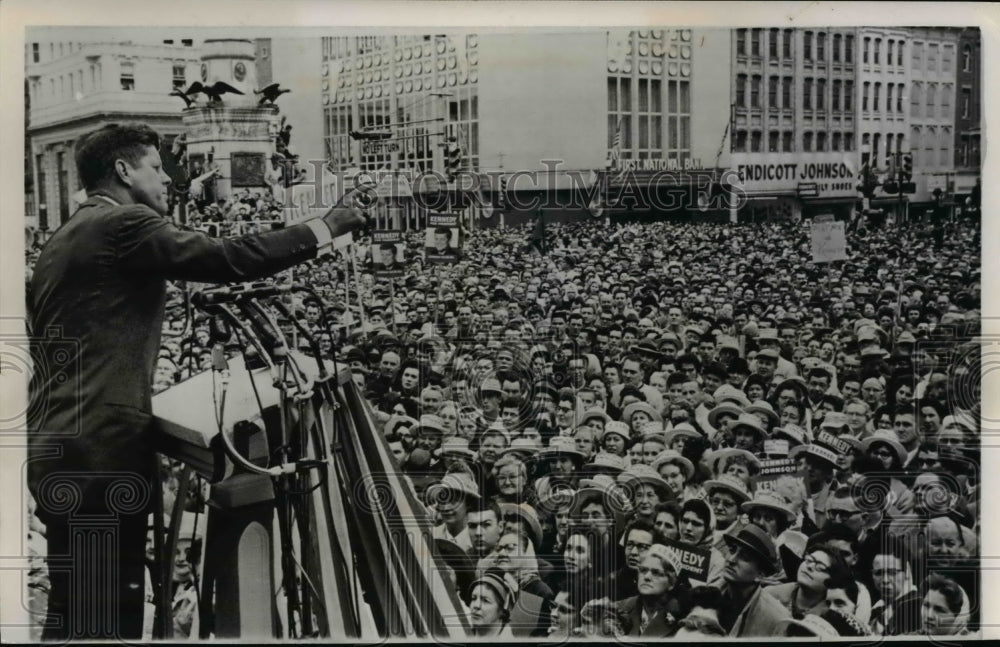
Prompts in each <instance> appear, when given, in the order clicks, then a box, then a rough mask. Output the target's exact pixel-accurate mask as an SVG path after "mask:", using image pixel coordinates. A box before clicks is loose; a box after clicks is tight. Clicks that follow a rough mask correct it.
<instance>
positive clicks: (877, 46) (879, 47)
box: [872, 38, 882, 65]
mask: <svg viewBox="0 0 1000 647" xmlns="http://www.w3.org/2000/svg"><path fill="white" fill-rule="evenodd" d="M881 58H882V39H881V38H876V39H875V53H874V56H873V58H872V60H873V62H874V63H875V65H881V62H880V60H881Z"/></svg>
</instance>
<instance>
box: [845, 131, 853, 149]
mask: <svg viewBox="0 0 1000 647" xmlns="http://www.w3.org/2000/svg"><path fill="white" fill-rule="evenodd" d="M844 150H845V151H852V150H854V133H844Z"/></svg>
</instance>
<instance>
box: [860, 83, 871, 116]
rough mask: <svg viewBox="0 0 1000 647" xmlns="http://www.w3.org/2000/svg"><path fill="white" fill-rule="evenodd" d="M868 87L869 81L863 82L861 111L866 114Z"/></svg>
mask: <svg viewBox="0 0 1000 647" xmlns="http://www.w3.org/2000/svg"><path fill="white" fill-rule="evenodd" d="M870 85H871V82H870V81H865V85H864V89H863V92H862V94H861V110H862V111H864V112H868V89H869V86H870Z"/></svg>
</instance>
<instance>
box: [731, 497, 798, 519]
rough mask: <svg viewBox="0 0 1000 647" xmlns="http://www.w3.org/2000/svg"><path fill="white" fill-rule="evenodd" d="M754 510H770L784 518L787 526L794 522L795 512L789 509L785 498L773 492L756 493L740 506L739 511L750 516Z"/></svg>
mask: <svg viewBox="0 0 1000 647" xmlns="http://www.w3.org/2000/svg"><path fill="white" fill-rule="evenodd" d="M754 508H765V509H767V510H772V511H774V512H777V513H778V514H780V515H782V516H783V517H785V519H786V520H787V521H788V523H789V524H791V523H793V522H794V521H795V516H796V515H795V512H794V511H793V510H792V508H791V507H790V505H789V503H788V500H787V499H785V497H783V496H781V495H779V494H775V493H773V492H764V491H758V492H755V493H754V495H753V498H752V499H750V500H749V501H746V502H745V503H742V504H741V505H740V510H741V511H743V512H745V513H747V514H750V511H751V510H753V509H754Z"/></svg>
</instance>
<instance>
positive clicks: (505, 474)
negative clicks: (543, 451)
mask: <svg viewBox="0 0 1000 647" xmlns="http://www.w3.org/2000/svg"><path fill="white" fill-rule="evenodd" d="M492 474H493V480H494V482H495V483H496V492H497V494H496V501H497V503H514V504H519V503H527V504H528V505H531V506H534V505H535V503H536V501H537V496H536V495H535V488H534V487H533V486H532V484H531V482H530V481H529V480H528V468H527V467H526V466H525V465H524V462H523V461H521V459H520V458H518V457H517V456H516V455H513V454H508V455H506V456H501V457H500V458H499V459H497V462H496V463H494V464H493V470H492Z"/></svg>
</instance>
